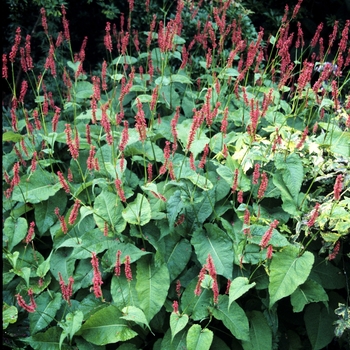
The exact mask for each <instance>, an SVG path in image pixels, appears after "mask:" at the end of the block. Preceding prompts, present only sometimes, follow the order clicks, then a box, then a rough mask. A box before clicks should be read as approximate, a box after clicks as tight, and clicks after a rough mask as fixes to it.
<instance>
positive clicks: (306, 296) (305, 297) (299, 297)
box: [290, 279, 328, 312]
mask: <svg viewBox="0 0 350 350" xmlns="http://www.w3.org/2000/svg"><path fill="white" fill-rule="evenodd" d="M290 301H291V304H292V306H293V312H301V311H303V309H304V306H305V305H306V304H310V303H314V302H319V301H324V302H326V301H328V295H327V293H326V291H325V290H324V289H323V288H322V286H321V285H320V284H319V283H317V282H315V281H313V280H311V279H308V280H306V281H305V283H303V284H302V285H300V286H298V287H297V289H296V290H295V292H294V293H293V294H292V295H291V296H290Z"/></svg>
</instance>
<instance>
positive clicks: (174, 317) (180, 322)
mask: <svg viewBox="0 0 350 350" xmlns="http://www.w3.org/2000/svg"><path fill="white" fill-rule="evenodd" d="M188 320H189V318H188V315H186V314H183V315H179V314H177V313H175V312H172V313H171V315H170V329H171V340H173V339H174V337H175V335H176V334H177V333H179V332H180V331H182V330H183V329H184V328H185V327H186V325H187V323H188Z"/></svg>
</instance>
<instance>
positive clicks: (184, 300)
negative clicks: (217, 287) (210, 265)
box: [181, 278, 213, 321]
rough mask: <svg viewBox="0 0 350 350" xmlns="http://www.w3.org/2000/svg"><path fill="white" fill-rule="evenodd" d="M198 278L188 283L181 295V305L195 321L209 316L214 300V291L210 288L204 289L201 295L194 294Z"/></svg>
mask: <svg viewBox="0 0 350 350" xmlns="http://www.w3.org/2000/svg"><path fill="white" fill-rule="evenodd" d="M196 285H197V278H194V279H193V280H192V281H191V282H190V284H189V285H187V287H186V289H185V290H184V292H183V294H182V297H181V306H182V309H183V310H186V313H187V314H188V315H190V317H191V319H192V320H194V321H199V320H202V319H204V318H206V317H208V316H209V309H208V307H209V305H211V303H212V300H213V293H212V291H211V290H209V289H203V290H202V292H201V294H200V295H199V296H197V295H195V294H194V290H195V288H196Z"/></svg>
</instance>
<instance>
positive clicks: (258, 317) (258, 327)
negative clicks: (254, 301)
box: [242, 310, 272, 350]
mask: <svg viewBox="0 0 350 350" xmlns="http://www.w3.org/2000/svg"><path fill="white" fill-rule="evenodd" d="M248 318H249V323H250V327H249V336H250V341H243V342H242V345H243V349H244V350H270V349H272V330H271V328H270V326H269V324H268V323H267V320H266V318H265V317H264V315H263V313H262V312H260V311H256V310H254V311H252V312H250V313H249V314H248Z"/></svg>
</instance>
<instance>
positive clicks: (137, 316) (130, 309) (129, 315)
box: [121, 306, 153, 334]
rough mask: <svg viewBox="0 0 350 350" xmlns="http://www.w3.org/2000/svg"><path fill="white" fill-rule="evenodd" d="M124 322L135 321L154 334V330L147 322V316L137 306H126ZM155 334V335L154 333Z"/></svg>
mask: <svg viewBox="0 0 350 350" xmlns="http://www.w3.org/2000/svg"><path fill="white" fill-rule="evenodd" d="M122 313H123V315H124V316H122V317H121V318H123V319H124V320H127V321H133V322H135V323H137V324H144V325H145V326H146V327H147V328H148V329H149V330H150V331H151V333H152V330H151V328H150V326H149V324H148V322H147V319H146V316H145V314H144V313H143V311H142V310H141V309H139V308H138V307H136V306H126V307H124V308H123V309H122ZM152 334H153V333H152Z"/></svg>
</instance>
